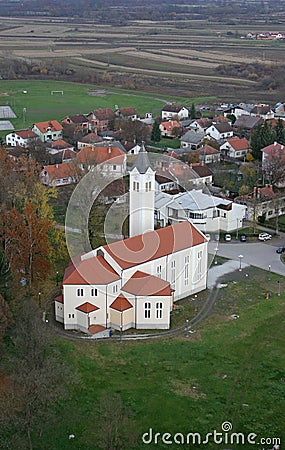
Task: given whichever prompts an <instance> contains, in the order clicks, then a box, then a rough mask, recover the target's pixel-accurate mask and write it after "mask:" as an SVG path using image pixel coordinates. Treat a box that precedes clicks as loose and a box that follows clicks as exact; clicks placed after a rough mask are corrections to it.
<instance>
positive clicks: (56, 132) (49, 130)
mask: <svg viewBox="0 0 285 450" xmlns="http://www.w3.org/2000/svg"><path fill="white" fill-rule="evenodd" d="M62 130H63V127H62V125H61V124H60V123H59V122H58V121H57V120H49V121H47V122H37V123H34V125H33V127H32V131H33V132H34V133H36V134H37V135H38V137H39V138H40V140H41V141H42V142H47V141H49V140H50V141H56V140H57V139H61V138H62Z"/></svg>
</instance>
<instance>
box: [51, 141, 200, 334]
mask: <svg viewBox="0 0 285 450" xmlns="http://www.w3.org/2000/svg"><path fill="white" fill-rule="evenodd" d="M93 188H94V187H93ZM154 194H155V170H154V169H153V168H152V166H151V164H150V161H149V158H148V154H147V152H146V151H145V149H144V146H142V148H141V150H140V152H139V153H138V155H137V158H136V161H135V163H134V166H133V167H132V168H131V170H130V193H129V199H130V200H129V202H130V203H129V209H130V211H129V220H130V226H129V228H130V234H131V237H129V238H127V239H123V240H118V241H115V242H112V243H108V244H106V245H102V246H100V247H98V248H96V249H94V250H91V251H89V252H87V253H85V254H82V255H80V256H78V255H75V256H74V257H73V258H72V261H71V263H70V264H69V266H68V267H67V268H66V270H65V273H64V278H63V284H62V295H60V296H58V297H57V298H55V316H56V320H58V321H59V322H62V323H63V325H64V328H65V329H67V330H70V329H72V330H73V329H75V330H80V331H83V332H86V333H90V334H91V333H92V332H93V330H95V329H99V330H102V329H108V328H112V329H115V330H120V331H125V330H127V329H130V328H135V329H168V328H169V327H170V317H171V311H172V310H173V305H174V302H176V301H178V300H180V299H182V298H184V297H187V296H189V295H192V294H194V293H196V292H200V291H202V290H204V289H205V288H206V284H207V244H208V241H207V239H206V238H205V236H204V234H203V233H202V232H201V231H199V230H198V228H196V226H195V225H193V224H192V223H191V222H190V221H187V220H186V221H183V222H181V223H176V224H174V225H171V226H167V227H165V228H161V229H158V230H154ZM132 222H133V223H132Z"/></svg>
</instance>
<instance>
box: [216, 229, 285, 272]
mask: <svg viewBox="0 0 285 450" xmlns="http://www.w3.org/2000/svg"><path fill="white" fill-rule="evenodd" d="M280 245H285V242H284V238H283V237H274V238H272V239H271V240H270V241H267V242H262V241H258V242H252V243H251V242H239V241H235V240H232V241H231V242H228V243H222V242H219V243H218V245H217V243H216V242H209V252H210V253H211V254H215V253H216V250H215V249H216V248H218V253H217V254H218V256H224V257H225V258H228V259H232V260H235V261H240V259H239V255H243V258H242V264H249V265H251V266H255V267H259V268H260V269H264V270H268V268H269V266H270V270H271V272H274V273H277V274H279V275H284V276H285V265H284V264H283V263H282V262H281V259H280V255H279V254H278V253H276V248H277V247H278V246H280Z"/></svg>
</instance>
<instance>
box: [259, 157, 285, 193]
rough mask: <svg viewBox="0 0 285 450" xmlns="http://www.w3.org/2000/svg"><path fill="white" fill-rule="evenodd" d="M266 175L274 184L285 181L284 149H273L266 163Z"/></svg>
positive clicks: (264, 168)
mask: <svg viewBox="0 0 285 450" xmlns="http://www.w3.org/2000/svg"><path fill="white" fill-rule="evenodd" d="M263 170H264V175H265V177H266V178H267V180H268V181H269V183H270V184H272V185H275V186H276V185H278V184H280V183H284V181H285V157H284V151H283V150H281V149H275V150H274V151H272V152H271V153H270V154H269V155H268V157H267V158H266V160H265V163H264V167H263Z"/></svg>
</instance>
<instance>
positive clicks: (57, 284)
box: [56, 271, 58, 286]
mask: <svg viewBox="0 0 285 450" xmlns="http://www.w3.org/2000/svg"><path fill="white" fill-rule="evenodd" d="M56 285H57V286H58V271H56Z"/></svg>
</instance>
